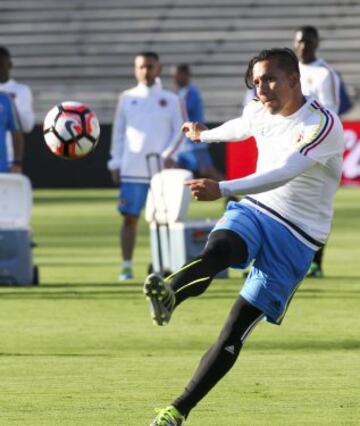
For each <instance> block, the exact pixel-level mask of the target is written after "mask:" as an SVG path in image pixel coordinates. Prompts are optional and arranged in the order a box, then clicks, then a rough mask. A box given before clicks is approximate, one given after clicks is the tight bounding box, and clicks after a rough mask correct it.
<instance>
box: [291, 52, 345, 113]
mask: <svg viewBox="0 0 360 426" xmlns="http://www.w3.org/2000/svg"><path fill="white" fill-rule="evenodd" d="M299 68H300V81H301V89H302V92H303V94H304V95H305V96H312V97H313V98H315V99H317V100H318V101H319V102H320V104H321V105H322V106H324V107H325V108H328V109H331V110H332V111H334V112H336V113H338V112H339V108H340V77H339V76H338V74H337V73H336V71H335V70H334V69H333V68H332V67H331V66H330V65H329V64H328V63H327V62H326V61H324V59H320V58H319V59H316V60H315V61H313V62H311V63H310V64H302V63H301V62H299Z"/></svg>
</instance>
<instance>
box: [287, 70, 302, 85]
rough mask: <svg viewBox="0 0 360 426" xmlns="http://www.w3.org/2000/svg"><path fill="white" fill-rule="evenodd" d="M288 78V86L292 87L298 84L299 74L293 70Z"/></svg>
mask: <svg viewBox="0 0 360 426" xmlns="http://www.w3.org/2000/svg"><path fill="white" fill-rule="evenodd" d="M289 80H290V83H289V84H290V87H291V88H294V87H295V86H296V85H297V84H300V75H299V74H298V73H297V72H293V73H292V74H290V77H289Z"/></svg>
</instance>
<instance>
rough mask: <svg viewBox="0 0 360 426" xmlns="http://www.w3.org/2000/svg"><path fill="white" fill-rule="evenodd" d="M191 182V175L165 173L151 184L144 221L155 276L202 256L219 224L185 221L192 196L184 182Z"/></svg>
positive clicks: (223, 274)
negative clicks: (148, 234)
mask: <svg viewBox="0 0 360 426" xmlns="http://www.w3.org/2000/svg"><path fill="white" fill-rule="evenodd" d="M191 178H192V173H191V172H190V171H188V170H184V169H165V170H163V171H161V172H160V173H157V174H155V175H154V177H153V178H152V180H151V189H150V191H149V194H148V198H147V202H146V209H145V220H146V221H147V222H149V224H150V248H151V257H152V269H153V271H154V272H159V273H164V272H174V271H176V270H178V269H179V268H180V267H181V266H183V265H184V264H185V263H186V262H188V261H190V260H191V259H193V258H194V257H197V256H199V255H200V253H201V252H202V250H203V248H204V246H205V244H206V241H207V239H208V235H209V233H210V231H211V230H212V228H213V227H214V225H215V223H216V221H215V220H210V219H205V220H190V221H186V220H185V219H186V215H187V211H188V208H189V203H190V200H191V193H190V190H189V189H188V188H187V187H185V186H184V181H186V180H189V179H191ZM154 205H155V209H154ZM160 257H161V259H160ZM161 264H162V265H161ZM161 266H162V268H161ZM217 276H218V277H219V278H227V276H228V270H224V271H222V272H220V273H219V274H218V275H217Z"/></svg>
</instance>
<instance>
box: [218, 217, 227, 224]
mask: <svg viewBox="0 0 360 426" xmlns="http://www.w3.org/2000/svg"><path fill="white" fill-rule="evenodd" d="M225 222H226V218H225V217H222V218H221V219H219V220H218V221H217V225H221V224H223V223H225Z"/></svg>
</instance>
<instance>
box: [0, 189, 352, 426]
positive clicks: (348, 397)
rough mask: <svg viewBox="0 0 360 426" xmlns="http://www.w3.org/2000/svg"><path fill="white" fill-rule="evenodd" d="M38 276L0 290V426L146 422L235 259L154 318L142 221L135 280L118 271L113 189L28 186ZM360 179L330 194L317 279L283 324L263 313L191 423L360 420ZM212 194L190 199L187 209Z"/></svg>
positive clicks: (217, 302)
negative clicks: (332, 205)
mask: <svg viewBox="0 0 360 426" xmlns="http://www.w3.org/2000/svg"><path fill="white" fill-rule="evenodd" d="M34 195H35V199H34V211H33V223H32V229H33V232H34V239H35V240H36V242H37V243H38V245H39V246H38V247H37V248H36V249H35V251H34V255H35V262H36V264H38V265H39V267H40V280H41V284H40V286H39V287H27V288H15V287H5V288H4V287H2V288H1V289H0V297H1V309H0V355H1V359H0V377H1V379H0V380H1V385H0V425H21V426H23V425H37V426H40V425H62V426H63V425H74V426H75V425H76V426H78V425H79V426H80V425H86V426H95V425H117V426H148V425H149V423H150V420H151V419H152V417H153V414H154V413H153V409H154V408H155V407H162V406H164V405H166V404H167V403H168V402H170V401H171V400H172V399H173V398H174V397H176V396H177V395H178V394H179V393H180V392H181V391H182V389H183V387H184V386H185V385H186V383H187V380H188V379H189V378H190V375H191V373H192V371H193V370H194V368H195V367H196V365H197V363H198V361H199V359H200V357H201V355H202V354H203V352H204V351H205V350H206V349H207V348H208V347H209V346H210V344H211V343H212V342H213V340H214V339H215V338H216V337H217V334H218V333H219V331H220V327H221V325H222V323H223V321H224V319H225V318H226V316H227V312H228V310H229V308H230V306H231V305H232V302H233V300H234V299H235V297H236V295H237V293H238V291H239V289H240V287H241V285H242V282H243V278H242V274H241V273H240V272H239V271H231V275H230V277H231V278H230V279H227V280H216V281H214V282H213V284H212V286H211V287H210V288H209V290H208V291H207V293H206V294H204V295H203V296H202V297H200V298H196V299H192V300H189V301H188V303H185V304H184V305H182V306H181V307H180V308H179V309H178V311H176V313H175V314H174V317H173V321H172V323H171V324H170V325H169V326H167V327H164V328H161V327H155V326H153V325H152V323H151V321H150V317H149V314H148V307H147V304H146V303H145V300H144V298H143V296H142V281H143V279H144V277H145V275H146V269H147V265H148V263H149V260H150V257H149V238H148V235H149V231H148V227H147V225H146V224H145V223H142V224H141V232H140V235H139V238H138V245H137V251H136V255H135V257H136V271H135V272H136V279H134V280H132V281H131V282H129V283H127V284H119V283H117V282H116V277H117V274H118V273H119V251H118V237H117V235H118V227H119V217H118V215H117V213H116V210H115V198H116V191H115V190H71V191H70V190H69V191H65V190H61V191H60V190H59V191H45V190H38V191H35V194H34ZM359 205H360V191H358V190H355V189H342V190H340V191H339V193H338V195H337V201H336V214H335V220H334V226H333V232H332V234H331V239H330V242H329V245H328V247H327V251H326V258H325V273H326V278H325V279H322V280H310V279H308V280H306V281H304V282H303V284H302V286H301V287H300V289H299V291H298V293H297V295H296V296H295V298H294V300H293V302H292V304H291V306H290V308H289V311H288V313H287V315H286V317H285V320H284V322H283V325H282V326H281V327H276V326H272V325H269V324H267V323H265V322H264V323H261V324H260V325H259V327H258V328H257V330H255V332H254V334H253V335H252V336H251V337H250V338H249V340H248V341H247V343H246V346H245V348H244V350H243V352H242V354H241V355H240V358H239V360H238V362H237V364H236V365H235V367H234V368H233V370H232V371H231V372H230V374H229V375H228V376H227V377H226V378H225V379H224V380H223V381H222V382H221V383H220V384H219V385H218V386H217V387H216V388H215V389H214V390H213V391H212V392H211V393H210V394H209V395H208V396H207V398H206V399H205V400H204V401H202V403H201V404H200V405H199V406H198V407H197V409H195V410H194V411H193V413H192V414H191V416H190V418H189V420H188V422H187V423H186V424H187V425H189V426H245V425H246V426H253V425H254V426H256V425H259V426H260V425H261V426H263V425H266V426H277V425H284V426H285V425H286V426H290V425H291V426H294V425H311V426H320V425H326V426H329V425H334V426H339V425H359V424H360V333H359V331H360V326H359V324H360V314H359V312H360V309H359V306H360V268H359V262H360V214H359ZM221 211H222V203H221V202H218V203H193V204H192V206H191V216H192V217H198V218H203V217H210V218H215V217H218V216H220V214H221Z"/></svg>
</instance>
